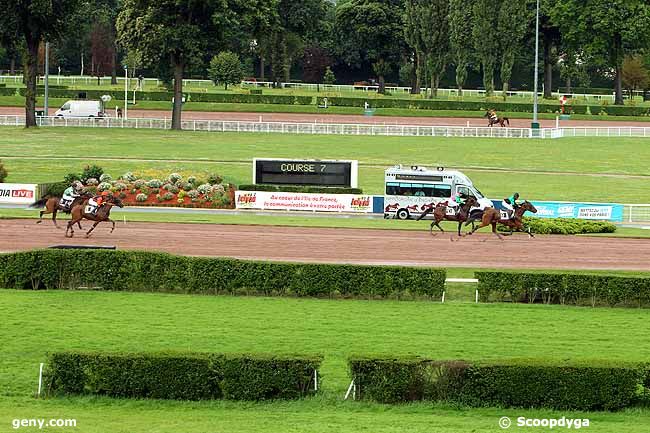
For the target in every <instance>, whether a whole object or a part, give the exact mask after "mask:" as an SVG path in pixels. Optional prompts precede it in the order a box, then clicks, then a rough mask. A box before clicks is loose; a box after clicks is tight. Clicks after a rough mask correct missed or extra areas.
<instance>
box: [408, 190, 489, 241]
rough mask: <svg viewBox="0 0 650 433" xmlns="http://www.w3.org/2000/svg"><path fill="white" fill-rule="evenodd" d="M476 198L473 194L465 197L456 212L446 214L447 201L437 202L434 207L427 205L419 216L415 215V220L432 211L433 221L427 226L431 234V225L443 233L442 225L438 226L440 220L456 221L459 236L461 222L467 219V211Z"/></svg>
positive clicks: (475, 203) (474, 204)
mask: <svg viewBox="0 0 650 433" xmlns="http://www.w3.org/2000/svg"><path fill="white" fill-rule="evenodd" d="M477 203H478V202H477V201H476V198H475V197H473V196H469V197H467V199H466V200H465V203H463V204H462V206H460V209H459V210H458V212H457V213H455V214H453V215H448V214H447V208H448V207H449V206H447V202H441V203H438V204H437V205H436V206H435V207H434V206H428V208H427V209H425V210H424V212H422V213H421V214H420V216H418V217H417V221H419V220H421V219H422V218H424V217H425V216H426V215H428V214H430V213H431V212H433V221H431V226H430V227H429V231H430V232H431V234H432V235H433V234H434V233H433V227H434V226H435V227H438V230H440V231H441V232H443V233H444V230H443V229H442V227H440V222H441V221H458V236H461V234H460V227H461V226H462V225H463V222H465V221H467V217H468V215H469V211H470V209H471V208H473V207H474V206H476V205H477Z"/></svg>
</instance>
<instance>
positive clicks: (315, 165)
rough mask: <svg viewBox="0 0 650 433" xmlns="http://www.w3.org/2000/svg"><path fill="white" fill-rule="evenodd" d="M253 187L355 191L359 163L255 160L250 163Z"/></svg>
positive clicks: (310, 160) (309, 160)
mask: <svg viewBox="0 0 650 433" xmlns="http://www.w3.org/2000/svg"><path fill="white" fill-rule="evenodd" d="M253 183H254V184H262V185H318V186H332V187H351V188H356V187H357V183H358V161H325V160H317V159H305V160H297V159H260V158H255V159H254V160H253Z"/></svg>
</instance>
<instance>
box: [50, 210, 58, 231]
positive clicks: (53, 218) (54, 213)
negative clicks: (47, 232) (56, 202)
mask: <svg viewBox="0 0 650 433" xmlns="http://www.w3.org/2000/svg"><path fill="white" fill-rule="evenodd" d="M56 212H57V210H56V208H54V210H53V211H52V222H53V223H54V227H56V228H57V229H58V228H60V227H59V225H58V224H57V223H56Z"/></svg>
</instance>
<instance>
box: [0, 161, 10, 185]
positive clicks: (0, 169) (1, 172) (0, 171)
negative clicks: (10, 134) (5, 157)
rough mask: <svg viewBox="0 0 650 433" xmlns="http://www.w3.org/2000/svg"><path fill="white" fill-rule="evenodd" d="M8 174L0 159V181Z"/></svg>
mask: <svg viewBox="0 0 650 433" xmlns="http://www.w3.org/2000/svg"><path fill="white" fill-rule="evenodd" d="M8 175H9V173H7V169H6V168H5V166H4V164H2V160H0V183H3V182H4V181H5V179H6V178H7V176H8Z"/></svg>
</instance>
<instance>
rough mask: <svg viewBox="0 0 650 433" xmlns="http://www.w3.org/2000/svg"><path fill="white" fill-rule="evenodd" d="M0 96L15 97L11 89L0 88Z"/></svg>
mask: <svg viewBox="0 0 650 433" xmlns="http://www.w3.org/2000/svg"><path fill="white" fill-rule="evenodd" d="M0 96H16V89H14V88H13V87H2V88H0Z"/></svg>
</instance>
